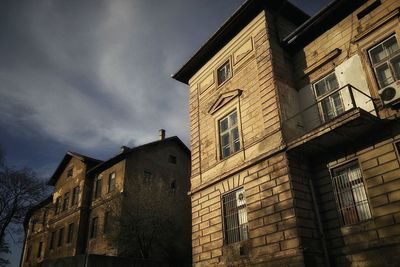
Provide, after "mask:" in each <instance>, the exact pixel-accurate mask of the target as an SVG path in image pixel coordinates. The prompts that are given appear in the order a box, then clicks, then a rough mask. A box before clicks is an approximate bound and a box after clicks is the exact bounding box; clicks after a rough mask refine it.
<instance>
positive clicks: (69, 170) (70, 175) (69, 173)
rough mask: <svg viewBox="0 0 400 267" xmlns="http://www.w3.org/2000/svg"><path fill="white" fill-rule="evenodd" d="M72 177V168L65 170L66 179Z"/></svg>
mask: <svg viewBox="0 0 400 267" xmlns="http://www.w3.org/2000/svg"><path fill="white" fill-rule="evenodd" d="M73 175H74V168H69V169H68V170H67V178H69V177H72V176H73Z"/></svg>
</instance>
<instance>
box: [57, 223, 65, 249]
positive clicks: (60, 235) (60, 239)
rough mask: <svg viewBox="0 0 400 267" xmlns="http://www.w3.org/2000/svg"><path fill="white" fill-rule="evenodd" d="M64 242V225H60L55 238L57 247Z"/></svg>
mask: <svg viewBox="0 0 400 267" xmlns="http://www.w3.org/2000/svg"><path fill="white" fill-rule="evenodd" d="M63 242H64V227H61V228H60V229H59V230H58V240H57V247H61V246H62V244H63Z"/></svg>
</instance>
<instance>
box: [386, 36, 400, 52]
mask: <svg viewBox="0 0 400 267" xmlns="http://www.w3.org/2000/svg"><path fill="white" fill-rule="evenodd" d="M383 45H384V47H385V48H386V50H387V56H388V55H391V54H393V53H394V52H396V51H397V50H399V46H398V44H397V40H396V37H394V36H393V37H391V38H390V39H389V40H387V41H386V42H384V44H383Z"/></svg>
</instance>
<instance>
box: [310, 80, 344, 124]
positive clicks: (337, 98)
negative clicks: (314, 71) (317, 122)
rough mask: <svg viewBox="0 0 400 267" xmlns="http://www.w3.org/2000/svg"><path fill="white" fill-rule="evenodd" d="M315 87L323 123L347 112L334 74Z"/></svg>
mask: <svg viewBox="0 0 400 267" xmlns="http://www.w3.org/2000/svg"><path fill="white" fill-rule="evenodd" d="M313 87H314V93H315V98H316V99H317V102H318V108H319V113H320V117H321V120H322V122H327V121H329V120H331V119H333V118H335V117H337V116H338V115H340V114H342V113H343V112H344V111H345V107H344V104H343V98H342V95H341V92H340V91H339V90H338V89H339V83H338V81H337V79H336V75H335V73H334V72H333V73H331V74H329V75H327V76H326V77H324V78H322V79H321V80H319V81H318V82H316V83H315V84H314V85H313Z"/></svg>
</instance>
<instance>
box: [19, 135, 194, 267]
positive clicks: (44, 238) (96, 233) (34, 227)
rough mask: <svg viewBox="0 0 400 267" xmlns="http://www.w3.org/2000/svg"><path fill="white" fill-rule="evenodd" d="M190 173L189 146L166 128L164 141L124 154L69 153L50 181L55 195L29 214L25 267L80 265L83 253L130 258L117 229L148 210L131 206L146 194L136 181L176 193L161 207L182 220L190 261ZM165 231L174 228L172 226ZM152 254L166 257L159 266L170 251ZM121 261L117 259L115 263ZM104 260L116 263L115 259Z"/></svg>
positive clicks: (183, 241) (179, 239)
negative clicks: (139, 191) (136, 188)
mask: <svg viewBox="0 0 400 267" xmlns="http://www.w3.org/2000/svg"><path fill="white" fill-rule="evenodd" d="M145 174H150V178H151V179H148V180H146V183H145V184H143V176H144V175H145ZM189 177H190V151H189V149H188V148H187V147H186V146H185V145H184V144H183V143H182V141H180V139H179V138H177V137H169V138H165V132H163V135H162V139H161V140H159V141H156V142H152V143H148V144H145V145H141V146H138V147H134V148H128V147H122V148H121V151H120V153H118V154H117V155H116V156H114V157H112V158H110V159H108V160H106V161H99V160H95V159H91V158H89V157H86V156H83V155H80V154H78V153H72V152H68V153H67V154H66V156H65V157H64V158H63V160H62V161H61V163H60V164H59V166H58V168H57V169H56V171H55V173H54V175H53V176H52V177H51V179H50V181H49V185H52V186H54V192H53V193H52V196H51V197H49V198H48V199H46V200H45V201H44V202H42V203H41V204H39V205H38V206H36V207H35V208H34V209H32V210H31V211H30V212H29V213H28V214H27V217H26V220H25V230H26V238H25V243H24V250H23V254H22V258H21V266H56V265H57V264H66V262H69V263H68V264H72V265H74V266H75V265H76V266H78V265H79V264H78V262H80V263H84V262H85V260H84V257H83V258H82V256H84V255H87V256H88V259H93V260H94V261H98V259H97V258H95V257H94V256H96V255H102V256H109V257H119V256H130V255H125V254H124V247H122V246H121V244H119V243H118V242H117V241H116V239H117V238H118V236H116V235H117V234H118V231H120V230H124V228H123V227H121V225H120V224H121V222H122V221H123V220H122V217H127V216H132V217H135V216H136V217H138V216H140V215H142V213H145V212H146V211H138V210H133V209H132V208H131V206H130V204H131V203H135V202H139V203H140V202H141V201H142V200H141V197H142V196H141V195H133V194H131V192H130V191H132V190H133V189H134V188H133V187H132V186H131V184H134V185H135V186H139V185H141V186H143V187H146V188H154V187H155V186H156V185H157V188H162V189H163V190H169V191H171V192H172V193H173V194H172V193H171V194H168V195H167V196H166V197H165V198H164V199H163V201H164V202H163V203H162V204H160V205H162V207H158V208H159V209H160V210H162V209H164V208H169V209H168V212H169V213H168V214H167V215H165V216H171V217H172V216H173V217H175V218H177V219H176V221H175V223H176V224H179V226H180V230H181V236H179V237H177V238H176V242H179V243H180V244H186V245H185V246H184V247H183V248H182V249H181V250H180V253H182V254H183V255H188V256H187V258H186V261H189V262H190V259H191V254H190V199H189V197H188V196H187V192H188V191H189V188H190V185H189V183H190V179H189ZM166 185H167V186H166ZM167 187H168V188H167ZM169 191H168V192H169ZM146 192H147V191H146ZM150 193H153V194H152V195H150V196H148V197H149V198H153V199H154V201H156V200H157V198H158V197H159V196H160V195H162V194H161V193H162V192H161V191H160V192H150ZM157 203H159V202H157ZM176 203H179V205H177V204H176ZM178 207H179V208H180V209H178ZM139 212H140V214H139ZM185 213H186V215H185ZM166 230H171V231H172V229H169V228H168V226H166ZM154 239H156V238H154ZM149 257H150V258H152V259H156V260H161V262H160V264H161V263H162V264H165V262H167V259H165V254H164V255H160V254H157V253H156V252H154V251H151V255H150V256H149ZM82 259H83V260H82ZM118 260H120V259H117V258H115V262H118ZM101 261H102V262H108V263H107V264H110V263H112V262H113V260H112V259H110V258H108V259H106V258H104V259H103V260H101ZM74 262H75V263H74ZM68 264H67V266H70V265H68ZM77 264H78V265H77ZM94 264H95V265H96V264H97V265H96V266H98V264H99V263H94ZM72 265H71V266H72ZM63 266H64V265H63ZM79 266H80V265H79ZM163 266H164V265H163Z"/></svg>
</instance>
